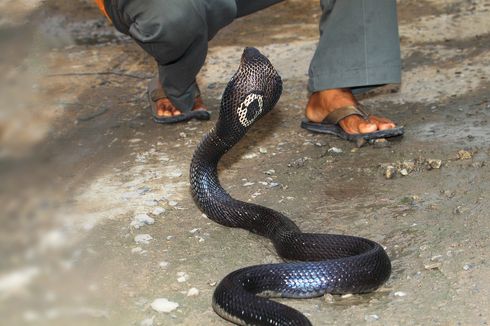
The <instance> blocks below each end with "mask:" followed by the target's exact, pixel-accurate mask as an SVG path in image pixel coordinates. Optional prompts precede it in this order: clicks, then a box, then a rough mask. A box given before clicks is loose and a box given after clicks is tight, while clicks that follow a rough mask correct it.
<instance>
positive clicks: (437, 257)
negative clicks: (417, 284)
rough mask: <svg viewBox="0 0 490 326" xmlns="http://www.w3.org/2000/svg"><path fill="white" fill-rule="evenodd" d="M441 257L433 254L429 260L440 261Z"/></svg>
mask: <svg viewBox="0 0 490 326" xmlns="http://www.w3.org/2000/svg"><path fill="white" fill-rule="evenodd" d="M442 258H443V256H442V255H435V256H432V258H431V259H430V261H441V260H442Z"/></svg>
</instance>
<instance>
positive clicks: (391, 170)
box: [385, 165, 396, 179]
mask: <svg viewBox="0 0 490 326" xmlns="http://www.w3.org/2000/svg"><path fill="white" fill-rule="evenodd" d="M395 175H396V168H395V167H394V166H393V165H388V166H387V167H386V170H385V178H386V179H393V177H394V176H395Z"/></svg>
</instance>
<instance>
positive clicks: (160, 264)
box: [158, 261, 170, 268]
mask: <svg viewBox="0 0 490 326" xmlns="http://www.w3.org/2000/svg"><path fill="white" fill-rule="evenodd" d="M169 264H170V263H169V262H168V261H161V262H159V263H158V266H159V267H160V268H167V267H168V265H169Z"/></svg>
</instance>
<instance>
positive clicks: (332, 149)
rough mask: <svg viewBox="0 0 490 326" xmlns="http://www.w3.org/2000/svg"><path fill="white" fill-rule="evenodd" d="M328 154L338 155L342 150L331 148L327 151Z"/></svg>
mask: <svg viewBox="0 0 490 326" xmlns="http://www.w3.org/2000/svg"><path fill="white" fill-rule="evenodd" d="M327 152H329V153H333V154H340V153H343V151H342V149H340V148H338V147H331V148H329V149H328V151H327Z"/></svg>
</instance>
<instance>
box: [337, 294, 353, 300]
mask: <svg viewBox="0 0 490 326" xmlns="http://www.w3.org/2000/svg"><path fill="white" fill-rule="evenodd" d="M352 296H353V295H352V293H347V294H344V295H342V296H340V297H341V298H342V299H348V298H350V297H352Z"/></svg>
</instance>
